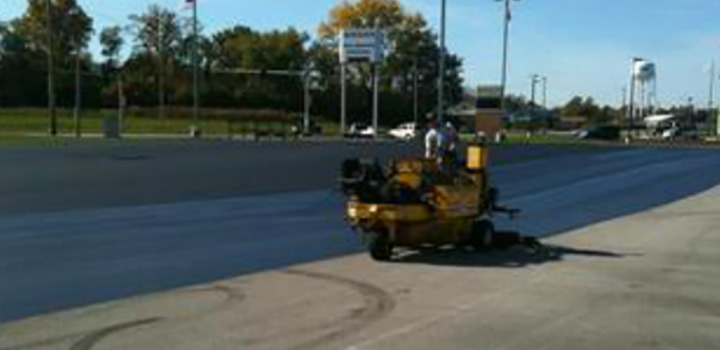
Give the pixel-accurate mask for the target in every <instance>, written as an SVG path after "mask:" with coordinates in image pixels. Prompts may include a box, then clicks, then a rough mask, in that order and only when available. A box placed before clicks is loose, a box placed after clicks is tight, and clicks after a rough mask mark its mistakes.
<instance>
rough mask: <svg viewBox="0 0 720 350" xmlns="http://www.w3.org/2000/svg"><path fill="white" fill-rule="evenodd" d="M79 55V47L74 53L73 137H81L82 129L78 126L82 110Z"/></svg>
mask: <svg viewBox="0 0 720 350" xmlns="http://www.w3.org/2000/svg"><path fill="white" fill-rule="evenodd" d="M80 54H81V51H80V49H79V47H78V48H77V49H76V52H75V109H74V111H73V121H74V126H75V137H76V138H80V137H82V127H81V125H80V110H81V108H82V87H81V85H80V84H82V79H81V77H80Z"/></svg>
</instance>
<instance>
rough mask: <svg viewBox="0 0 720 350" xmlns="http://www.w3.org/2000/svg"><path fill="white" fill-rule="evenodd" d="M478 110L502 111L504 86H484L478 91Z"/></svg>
mask: <svg viewBox="0 0 720 350" xmlns="http://www.w3.org/2000/svg"><path fill="white" fill-rule="evenodd" d="M475 107H476V108H477V109H485V110H487V109H500V108H501V107H502V86H500V85H482V86H479V87H478V89H477V103H476V106H475Z"/></svg>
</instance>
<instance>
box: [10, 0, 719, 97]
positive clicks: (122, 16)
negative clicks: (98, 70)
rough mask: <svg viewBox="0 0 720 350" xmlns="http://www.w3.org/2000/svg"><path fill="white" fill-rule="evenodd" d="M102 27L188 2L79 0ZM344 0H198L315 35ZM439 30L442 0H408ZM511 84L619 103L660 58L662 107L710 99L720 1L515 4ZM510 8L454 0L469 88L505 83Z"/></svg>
mask: <svg viewBox="0 0 720 350" xmlns="http://www.w3.org/2000/svg"><path fill="white" fill-rule="evenodd" d="M79 1H80V3H81V4H82V5H83V6H84V7H85V9H86V10H87V11H88V12H89V13H90V14H92V15H93V16H94V17H95V19H96V28H102V27H104V26H106V25H110V24H114V23H123V24H124V23H127V21H126V18H127V16H128V15H129V14H132V13H139V12H142V11H143V10H144V9H145V8H146V7H147V6H148V5H149V4H150V3H151V2H156V3H159V4H162V5H164V6H167V7H169V8H173V9H178V10H180V9H181V2H182V1H181V0H155V1H151V0H114V1H113V0H79ZM338 2H340V1H339V0H264V1H257V0H254V1H251V0H200V4H201V5H200V6H201V8H200V9H201V19H202V21H203V22H204V24H205V26H206V28H207V30H208V31H214V30H217V29H219V28H223V27H227V26H231V25H234V24H244V25H249V26H251V27H253V28H257V29H263V30H269V29H275V28H286V27H290V26H292V27H296V28H298V29H301V30H305V31H308V32H310V33H311V34H313V33H314V32H315V29H316V28H317V25H318V23H319V22H320V21H322V20H323V19H324V18H325V16H326V13H327V11H328V10H329V9H330V8H331V7H332V6H333V5H334V4H336V3H338ZM402 2H403V3H404V4H405V5H406V7H408V9H410V10H411V11H417V12H421V13H422V14H423V15H424V16H425V17H426V18H428V19H429V20H430V22H431V23H432V25H433V26H434V27H437V22H438V21H437V19H438V13H439V2H440V1H439V0H403V1H402ZM513 5H514V7H515V10H514V21H513V27H512V41H511V65H510V66H511V71H510V90H511V91H512V92H514V93H518V94H526V95H527V94H529V85H530V76H531V75H532V74H533V73H539V74H543V75H546V76H548V77H549V100H550V102H551V103H553V104H557V103H562V102H565V101H567V100H568V99H569V98H570V97H572V96H573V95H576V94H580V95H591V96H594V97H596V99H598V100H599V101H601V102H603V103H610V104H619V103H620V102H621V101H622V89H623V86H625V85H627V84H628V81H629V77H628V74H629V70H630V68H629V66H630V63H629V62H630V59H631V57H633V56H642V57H646V58H648V59H650V60H652V61H654V62H656V63H657V65H658V75H659V82H658V84H659V98H660V100H661V102H662V103H663V104H666V105H667V104H673V103H680V102H682V101H687V99H688V97H693V98H694V99H695V100H696V101H698V103H703V104H704V103H706V101H707V99H708V92H707V91H708V79H709V77H708V68H709V66H710V62H711V61H712V60H716V61H718V63H719V64H720V1H719V0H521V1H519V2H514V3H513ZM24 6H25V0H0V19H2V20H7V19H9V18H11V17H14V16H17V15H19V14H20V13H22V11H23V9H24ZM502 13H503V12H502V6H501V3H497V2H495V1H493V0H448V20H449V26H448V47H449V49H450V50H451V51H453V52H456V53H458V54H460V55H461V56H462V57H463V59H464V61H465V73H464V76H465V80H466V83H467V84H468V85H469V86H474V85H477V84H493V83H497V82H498V81H499V75H500V74H499V71H500V54H501V35H502V22H501V21H502Z"/></svg>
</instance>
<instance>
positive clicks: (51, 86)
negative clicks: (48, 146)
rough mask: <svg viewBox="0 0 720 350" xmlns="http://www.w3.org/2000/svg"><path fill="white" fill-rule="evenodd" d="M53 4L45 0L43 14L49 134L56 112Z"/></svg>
mask: <svg viewBox="0 0 720 350" xmlns="http://www.w3.org/2000/svg"><path fill="white" fill-rule="evenodd" d="M52 7H53V4H52V0H45V11H46V13H45V15H46V17H47V19H46V20H47V22H46V25H47V36H48V42H47V44H48V48H47V54H48V59H47V64H48V111H49V113H50V136H56V135H57V132H58V130H57V112H56V110H55V62H54V56H55V36H54V35H53V8H52Z"/></svg>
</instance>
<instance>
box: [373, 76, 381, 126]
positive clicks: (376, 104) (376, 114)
mask: <svg viewBox="0 0 720 350" xmlns="http://www.w3.org/2000/svg"><path fill="white" fill-rule="evenodd" d="M372 66H373V69H372V70H373V130H374V131H375V135H374V136H375V137H378V136H379V135H380V133H379V130H378V127H379V125H378V124H379V119H380V92H379V90H380V77H379V75H380V74H379V72H378V66H379V64H378V63H377V62H376V63H373V65H372Z"/></svg>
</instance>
